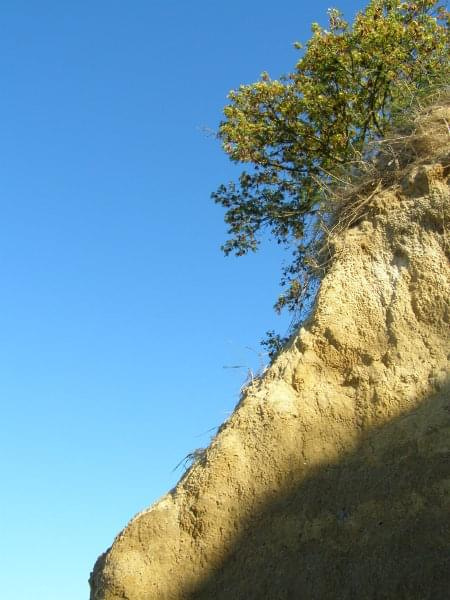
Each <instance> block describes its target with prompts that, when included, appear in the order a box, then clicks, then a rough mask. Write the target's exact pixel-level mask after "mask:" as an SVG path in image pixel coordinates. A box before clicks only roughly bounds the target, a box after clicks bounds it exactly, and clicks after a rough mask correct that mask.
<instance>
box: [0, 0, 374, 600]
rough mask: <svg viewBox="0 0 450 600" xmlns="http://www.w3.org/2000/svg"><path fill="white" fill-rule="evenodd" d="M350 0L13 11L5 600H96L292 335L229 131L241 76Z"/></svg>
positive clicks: (7, 21)
mask: <svg viewBox="0 0 450 600" xmlns="http://www.w3.org/2000/svg"><path fill="white" fill-rule="evenodd" d="M363 4H364V3H363V2H358V1H353V0H344V1H342V2H341V3H340V4H339V5H338V6H339V7H340V8H342V9H343V10H344V11H345V14H346V15H348V16H350V17H351V16H352V15H353V13H354V12H355V10H357V9H359V8H361V7H362V6H363ZM329 6H330V0H316V1H315V2H302V1H291V0H278V2H276V3H274V2H269V1H265V0H263V1H261V0H258V1H256V0H248V1H243V0H227V1H226V2H215V1H214V0H213V1H212V0H193V1H191V2H187V1H186V0H183V1H182V0H165V1H163V0H157V1H151V0H147V1H144V0H130V2H123V0H121V1H119V0H108V1H106V0H90V1H89V2H88V1H87V0H80V1H78V2H75V1H73V2H67V1H64V0H62V1H61V0H59V1H58V2H57V1H56V0H55V1H49V0H41V1H40V2H33V1H31V0H28V1H25V0H3V2H1V4H0V24H1V35H0V73H1V81H2V93H1V94H0V197H1V202H0V207H1V216H0V228H1V231H0V277H1V283H2V292H1V294H0V332H1V344H0V402H1V425H0V428H1V431H0V463H1V485H2V490H1V494H0V514H1V517H2V518H1V522H2V525H1V534H0V564H1V565H2V567H1V571H2V574H1V575H0V581H1V591H2V592H1V593H2V597H3V598H5V599H7V600H25V599H26V600H28V599H29V600H61V599H64V600H82V599H85V600H87V598H88V594H89V591H88V585H87V579H88V576H89V572H90V570H91V568H92V566H93V564H94V561H95V559H96V558H97V556H98V555H99V554H100V553H101V552H102V551H104V550H106V548H107V547H108V546H109V545H110V544H111V542H112V541H113V538H114V536H115V535H116V534H117V533H118V532H119V531H120V529H121V528H122V527H123V526H124V525H125V524H126V523H127V522H128V521H129V519H130V518H131V517H132V516H133V515H134V514H135V513H136V512H138V511H140V510H142V509H143V508H144V507H146V506H148V505H149V504H151V503H152V502H154V501H155V500H156V499H157V498H158V497H159V496H160V495H162V494H163V493H164V492H165V491H167V490H168V489H170V488H171V487H172V486H173V485H174V484H175V483H176V481H177V479H178V478H179V476H180V471H176V472H173V468H174V467H175V465H176V464H177V463H178V462H179V461H180V460H181V459H182V458H183V457H184V456H185V455H186V454H187V453H188V452H190V451H192V450H194V449H195V448H198V447H201V446H205V445H207V444H208V442H209V439H210V436H211V435H212V433H213V432H212V431H209V432H208V430H209V429H211V428H214V427H216V426H218V425H220V423H221V422H222V421H223V420H224V419H226V418H227V415H229V413H230V412H231V411H232V410H233V408H234V406H235V404H236V402H237V400H238V397H239V388H240V386H241V385H242V383H243V381H244V380H245V377H246V368H247V367H251V368H252V369H257V367H258V363H259V360H260V357H258V352H259V350H260V349H259V348H258V342H259V340H260V339H261V337H263V335H264V333H265V331H266V330H267V329H271V328H276V329H279V330H281V331H283V328H285V327H286V323H287V319H286V318H284V319H283V318H281V319H280V318H278V317H276V315H275V314H274V313H273V311H272V304H273V302H274V300H275V299H276V295H277V292H278V279H279V268H280V260H281V255H280V254H279V252H278V251H277V250H276V249H273V248H272V249H271V248H267V249H265V250H263V251H262V252H261V253H259V254H257V255H254V256H250V257H248V258H241V259H236V258H232V257H229V258H224V257H223V256H222V254H221V252H220V250H219V246H220V244H221V243H222V242H223V241H224V239H225V226H224V224H223V212H222V210H221V209H220V208H219V207H217V206H214V204H213V203H212V202H211V200H210V198H209V195H210V193H211V191H213V190H214V189H215V188H216V187H217V186H218V185H219V184H220V183H222V182H224V181H228V180H229V179H230V178H233V177H234V176H235V175H236V174H237V171H236V169H235V168H234V167H233V166H232V165H230V164H229V163H228V161H227V158H226V156H225V155H223V153H222V151H221V149H220V146H219V144H218V142H217V141H216V140H215V139H214V137H213V136H211V135H208V129H214V128H216V126H217V123H218V121H219V120H220V118H221V109H222V106H223V105H224V103H225V97H226V94H227V92H228V91H229V90H230V89H232V88H235V87H237V86H238V85H239V84H240V83H250V82H252V81H254V80H256V79H257V78H258V76H259V74H260V73H261V72H262V71H264V70H267V71H269V73H270V74H271V75H272V76H277V75H279V74H281V73H282V72H284V71H288V70H289V69H290V68H291V67H292V66H293V64H294V62H295V59H296V57H297V53H296V51H295V50H294V49H293V47H292V43H293V42H294V41H296V40H299V41H306V40H307V39H308V38H309V26H310V23H311V22H312V21H319V22H322V23H323V22H324V21H325V14H326V9H327V8H328V7H329ZM233 365H245V366H246V368H241V369H226V368H224V367H226V366H233Z"/></svg>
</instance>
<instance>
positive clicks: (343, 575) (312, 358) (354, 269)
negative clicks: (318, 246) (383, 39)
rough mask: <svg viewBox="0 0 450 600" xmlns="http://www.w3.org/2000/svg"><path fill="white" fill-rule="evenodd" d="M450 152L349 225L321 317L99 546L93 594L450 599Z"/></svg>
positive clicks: (128, 598)
mask: <svg viewBox="0 0 450 600" xmlns="http://www.w3.org/2000/svg"><path fill="white" fill-rule="evenodd" d="M447 114H448V113H447ZM444 139H445V138H444ZM444 154H445V153H443V152H441V156H440V157H438V158H433V160H429V161H427V160H421V161H419V163H418V164H416V165H415V166H412V167H411V168H410V169H409V171H408V172H407V173H406V174H404V176H403V179H402V180H401V181H399V182H398V183H397V184H395V185H394V186H392V187H390V188H389V189H387V190H383V191H380V192H379V193H378V194H377V195H375V196H374V197H373V199H372V201H371V203H370V204H369V205H368V206H367V207H366V211H365V215H364V216H363V217H361V219H360V220H359V221H358V222H357V223H356V224H355V225H354V226H353V227H351V228H350V229H348V230H346V231H345V232H343V233H341V234H340V235H339V236H338V237H337V238H336V239H335V240H334V242H333V243H334V246H335V260H334V264H333V266H332V268H331V269H330V271H329V273H328V274H327V275H326V277H325V278H324V280H323V282H322V284H321V288H320V292H319V295H318V298H317V302H316V306H315V309H314V313H313V315H312V317H311V318H310V320H309V322H308V323H307V324H306V325H305V327H304V328H303V329H302V330H301V331H300V332H299V334H298V335H297V336H296V337H295V339H294V340H293V341H292V343H291V345H290V347H289V348H287V349H286V350H285V351H284V352H283V353H282V354H281V355H280V356H279V357H278V359H277V360H276V361H275V363H274V364H273V365H272V366H271V367H270V368H269V369H268V370H267V371H266V373H265V374H264V376H263V377H262V378H261V379H259V380H257V381H255V382H254V383H253V384H252V385H250V386H249V387H248V388H247V389H246V390H245V393H244V394H243V397H242V399H241V401H240V403H239V405H238V406H237V408H236V410H235V412H234V413H233V415H232V416H231V417H230V418H229V419H228V421H227V422H226V423H225V424H224V425H223V426H222V427H221V429H220V431H219V433H218V435H217V436H216V437H215V439H214V440H213V442H212V443H211V446H210V447H209V448H208V450H207V452H206V454H205V456H204V459H203V460H199V461H198V462H197V463H196V464H195V465H194V466H193V467H192V468H191V469H190V470H189V472H188V473H187V474H186V475H185V476H184V477H183V478H182V479H181V481H180V482H179V484H178V485H177V487H176V489H175V490H173V491H172V492H170V493H169V494H167V495H166V496H164V497H163V498H162V499H161V500H160V501H159V502H157V503H156V504H155V505H153V506H152V507H150V508H149V509H148V510H146V511H144V512H143V513H141V514H139V515H137V516H136V517H135V518H134V519H133V520H132V521H131V522H130V523H129V525H128V526H127V527H126V528H125V529H124V531H122V532H121V533H120V534H119V535H118V536H117V538H116V539H115V541H114V543H113V545H112V547H111V548H110V549H109V550H108V551H107V552H106V553H105V554H104V555H102V556H101V557H100V558H99V560H98V561H97V564H96V566H95V568H94V571H93V573H92V575H91V600H190V599H192V600H194V599H202V600H207V599H208V600H211V599H219V600H221V599H223V600H225V599H227V600H231V599H232V600H239V599H242V600H244V599H245V600H249V599H258V600H259V599H269V600H278V599H280V600H281V599H283V600H288V599H292V598H305V599H308V600H309V599H311V600H312V599H318V600H321V599H328V598H330V599H336V600H343V599H355V598H358V600H360V599H364V598H367V599H375V598H380V599H384V598H386V599H388V598H389V599H391V598H392V599H394V598H395V599H396V600H399V599H405V600H406V599H407V600H411V599H419V598H420V599H421V600H425V599H430V600H431V599H433V600H440V599H444V598H448V597H450V591H449V590H450V554H449V548H450V397H449V383H448V359H449V352H450V347H449V337H448V334H449V321H450V306H449V298H450V293H449V292H450V289H449V288H450V286H449V265H448V258H449V256H448V251H449V247H448V245H447V244H448V240H447V241H446V239H445V234H446V227H449V223H450V219H449V216H450V215H449V212H450V202H449V191H448V186H447V175H448V167H447V166H446V161H445V157H444Z"/></svg>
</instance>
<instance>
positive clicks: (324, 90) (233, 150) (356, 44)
mask: <svg viewBox="0 0 450 600" xmlns="http://www.w3.org/2000/svg"><path fill="white" fill-rule="evenodd" d="M328 16H329V25H328V29H327V30H326V29H323V28H322V27H320V26H319V25H318V24H313V26H312V37H311V39H310V40H309V42H308V43H307V44H306V46H305V48H304V51H303V53H302V56H301V58H300V59H299V61H298V62H297V64H296V65H295V69H294V71H293V72H291V73H289V74H288V75H285V76H283V77H281V78H280V79H279V80H272V79H271V78H270V77H269V75H268V74H267V73H263V74H262V76H261V79H260V80H259V81H257V82H256V83H253V84H251V85H242V86H240V87H239V89H238V90H233V91H231V92H230V94H229V96H228V98H229V101H230V102H229V104H228V105H227V106H226V107H225V109H224V114H225V119H224V120H223V121H222V122H221V124H220V127H219V131H218V137H219V138H220V139H221V141H222V143H223V148H224V150H225V152H226V153H227V154H228V155H229V157H230V159H231V160H232V161H234V162H236V163H242V164H246V165H248V169H247V170H246V171H243V172H242V174H241V175H240V177H239V181H238V182H236V183H235V182H231V183H229V184H227V185H221V186H220V187H219V188H218V190H217V191H216V192H214V193H213V194H212V197H213V199H214V200H215V201H216V202H217V203H219V204H221V205H222V206H223V207H225V209H226V214H225V221H226V223H227V224H228V226H229V230H228V233H229V235H230V238H229V239H228V240H227V241H226V243H225V244H224V246H223V247H222V249H223V251H224V252H225V254H230V253H234V254H236V255H238V256H240V255H244V254H246V253H247V252H249V251H250V250H251V251H255V250H256V249H257V248H258V245H259V243H260V241H261V233H262V232H263V231H264V230H267V231H268V232H270V233H271V234H272V236H273V237H274V238H275V240H276V241H277V242H278V243H282V244H290V245H291V247H292V248H294V259H293V262H292V263H291V265H289V266H288V267H287V268H286V269H285V270H284V273H283V280H282V283H284V285H285V286H286V288H287V291H286V292H285V293H284V294H282V295H281V296H280V298H279V300H278V302H277V304H276V308H277V309H278V310H281V309H282V308H283V307H285V306H286V307H287V308H288V309H289V310H291V311H297V310H298V309H299V306H300V303H301V301H303V299H304V291H305V289H307V288H308V285H309V281H310V278H311V276H312V275H311V274H312V273H313V268H310V266H308V264H307V263H306V262H305V256H307V255H308V252H307V251H308V248H309V247H310V245H311V243H313V238H312V237H308V231H307V230H308V224H310V223H311V219H312V220H313V219H314V215H315V214H316V211H317V210H319V208H320V203H321V200H322V198H323V189H324V187H326V186H329V185H330V183H331V181H332V179H333V177H334V176H335V175H336V174H337V173H340V172H342V169H343V168H345V165H347V164H348V162H349V161H350V160H351V158H352V157H354V156H355V152H358V153H360V155H361V154H364V151H365V148H367V144H368V142H371V141H373V140H376V139H379V138H381V137H382V136H383V134H384V133H385V131H386V128H387V127H388V126H389V125H390V124H391V123H392V120H393V119H395V116H396V115H397V114H401V113H402V111H403V110H404V109H405V107H406V106H408V105H409V104H410V103H411V98H412V97H414V96H415V95H416V94H419V93H420V92H421V91H423V90H424V89H426V88H428V87H429V86H432V85H433V84H435V83H439V82H442V81H448V74H449V70H448V69H449V68H448V13H447V12H446V11H445V9H444V8H443V7H442V6H440V4H439V2H436V1H432V0H417V1H416V2H401V1H399V0H371V1H370V3H369V4H368V6H367V8H366V9H365V10H364V11H362V12H360V13H359V14H358V15H357V16H356V18H355V21H354V23H353V24H352V25H350V24H348V23H347V22H346V21H345V20H344V19H343V16H342V15H341V13H340V12H339V11H338V10H336V9H330V10H329V11H328ZM296 46H297V48H299V49H301V48H302V46H301V45H300V44H296Z"/></svg>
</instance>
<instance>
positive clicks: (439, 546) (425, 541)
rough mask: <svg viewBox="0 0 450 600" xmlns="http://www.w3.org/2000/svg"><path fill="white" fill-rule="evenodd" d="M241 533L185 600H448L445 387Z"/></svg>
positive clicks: (449, 417) (449, 449)
mask: <svg viewBox="0 0 450 600" xmlns="http://www.w3.org/2000/svg"><path fill="white" fill-rule="evenodd" d="M239 531H240V535H239V537H237V538H236V539H235V540H234V543H233V544H232V545H231V546H230V547H229V548H228V549H227V550H226V554H225V555H224V558H223V560H222V562H221V563H220V564H217V565H216V566H215V568H214V570H213V571H211V572H210V574H209V576H208V577H207V578H206V579H205V580H204V581H203V582H201V583H200V584H198V585H197V587H196V589H195V590H192V591H191V593H190V594H187V595H185V596H184V597H183V600H213V599H214V600H225V599H226V600H244V599H245V600H251V599H258V600H290V599H304V600H316V599H317V600H324V599H333V600H347V599H352V600H353V599H354V600H360V599H366V598H367V599H371V600H372V599H380V600H381V599H386V600H387V599H389V600H391V599H392V600H419V599H420V600H428V599H429V600H445V599H448V598H450V402H449V388H448V385H447V386H445V387H443V388H441V391H440V392H439V393H436V394H434V395H433V396H430V397H429V398H427V399H426V400H425V401H424V402H423V403H422V404H421V405H420V406H419V407H418V408H416V409H415V410H414V411H412V412H410V413H408V414H405V415H402V416H401V417H398V418H396V419H395V420H393V421H391V422H390V423H388V424H386V425H384V426H381V427H378V428H375V429H373V430H371V431H370V432H369V433H367V434H366V435H365V437H364V438H363V439H362V440H361V441H360V443H359V445H358V447H357V448H356V449H355V450H354V451H353V452H352V453H351V454H349V455H347V456H346V457H345V458H343V459H342V460H341V461H340V462H338V463H334V464H331V463H328V464H324V465H322V466H321V467H320V468H317V469H316V471H315V472H314V473H312V474H311V473H310V474H309V475H308V476H307V477H306V478H304V479H303V480H302V481H299V482H298V483H296V484H294V483H291V485H290V486H289V489H286V491H285V492H284V493H283V494H280V495H279V496H278V497H277V498H276V499H272V500H270V501H267V503H266V504H265V506H264V508H263V509H262V510H260V511H259V512H258V514H255V515H253V517H252V518H251V520H249V521H247V522H246V523H244V524H243V525H242V527H240V529H239Z"/></svg>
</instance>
